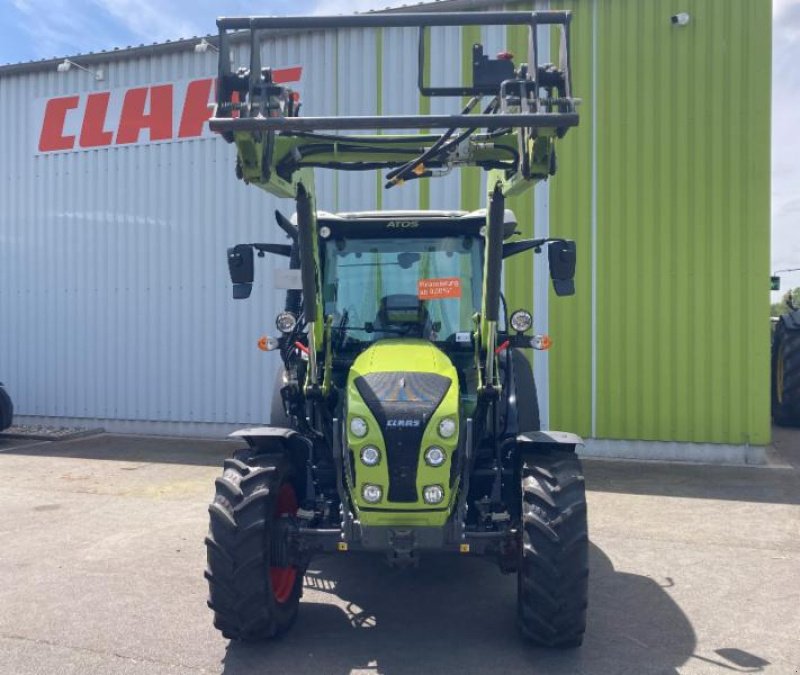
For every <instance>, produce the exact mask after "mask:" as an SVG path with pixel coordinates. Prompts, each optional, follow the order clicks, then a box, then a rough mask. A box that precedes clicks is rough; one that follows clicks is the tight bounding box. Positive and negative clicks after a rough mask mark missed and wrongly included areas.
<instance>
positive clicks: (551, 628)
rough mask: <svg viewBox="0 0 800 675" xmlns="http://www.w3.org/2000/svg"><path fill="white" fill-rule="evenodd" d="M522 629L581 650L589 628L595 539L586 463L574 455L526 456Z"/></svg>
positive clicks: (545, 641)
mask: <svg viewBox="0 0 800 675" xmlns="http://www.w3.org/2000/svg"><path fill="white" fill-rule="evenodd" d="M521 480H522V542H521V547H520V562H519V571H518V573H517V625H518V627H519V630H520V632H521V633H522V635H523V636H524V637H525V638H527V639H528V640H530V641H531V642H533V643H534V644H537V645H541V646H545V647H560V648H569V647H578V646H580V644H581V643H582V642H583V634H584V632H585V630H586V606H587V596H588V577H589V536H588V526H587V520H586V490H585V486H584V478H583V470H582V468H581V462H580V460H579V459H578V457H577V455H575V453H574V452H570V451H565V450H544V451H542V452H539V453H537V454H536V455H528V456H526V457H524V458H523V462H522V469H521Z"/></svg>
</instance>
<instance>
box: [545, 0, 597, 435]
mask: <svg viewBox="0 0 800 675" xmlns="http://www.w3.org/2000/svg"><path fill="white" fill-rule="evenodd" d="M557 4H558V7H559V9H560V8H563V9H569V10H572V11H573V12H574V14H573V20H572V27H571V30H572V52H571V55H570V56H571V61H572V77H573V89H574V95H575V96H578V97H581V98H582V99H583V104H582V105H581V106H580V107H579V112H580V117H581V120H580V125H579V126H578V127H577V128H576V129H571V130H570V131H569V133H568V134H567V135H566V136H565V137H564V138H563V140H561V141H560V142H559V143H558V146H557V155H556V158H557V161H558V171H557V172H556V175H555V176H554V177H552V178H551V179H550V180H549V184H550V234H551V236H563V237H567V238H570V239H574V240H575V242H576V243H577V246H578V264H577V266H576V269H575V295H574V296H572V297H568V298H559V297H557V296H556V295H555V294H554V293H553V292H552V289H551V290H550V336H551V337H552V338H553V346H552V347H551V348H550V356H549V358H550V426H551V427H552V428H553V429H564V430H569V431H573V432H575V433H577V434H580V435H582V436H591V432H592V212H591V204H592V162H591V159H592V109H591V95H592V7H591V5H590V4H589V3H588V2H581V1H580V0H570V1H569V2H559V3H557ZM551 45H552V46H553V48H554V52H555V50H556V49H557V47H558V41H557V38H556V31H555V30H554V31H553V35H552V37H551Z"/></svg>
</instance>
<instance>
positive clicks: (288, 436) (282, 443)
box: [229, 427, 309, 454]
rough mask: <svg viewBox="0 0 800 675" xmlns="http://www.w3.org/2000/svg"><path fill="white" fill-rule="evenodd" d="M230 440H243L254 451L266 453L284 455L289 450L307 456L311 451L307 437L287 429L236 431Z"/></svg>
mask: <svg viewBox="0 0 800 675" xmlns="http://www.w3.org/2000/svg"><path fill="white" fill-rule="evenodd" d="M229 438H236V439H240V438H241V439H243V440H244V441H246V442H247V445H249V446H250V447H251V448H253V449H254V450H259V451H261V452H264V453H283V452H284V451H286V450H289V451H297V452H301V453H303V454H307V453H308V450H309V443H308V441H307V439H306V438H305V436H303V435H302V434H300V433H298V432H297V431H295V430H294V429H287V428H286V427H248V428H246V429H239V430H238V431H234V432H233V433H232V434H230V435H229Z"/></svg>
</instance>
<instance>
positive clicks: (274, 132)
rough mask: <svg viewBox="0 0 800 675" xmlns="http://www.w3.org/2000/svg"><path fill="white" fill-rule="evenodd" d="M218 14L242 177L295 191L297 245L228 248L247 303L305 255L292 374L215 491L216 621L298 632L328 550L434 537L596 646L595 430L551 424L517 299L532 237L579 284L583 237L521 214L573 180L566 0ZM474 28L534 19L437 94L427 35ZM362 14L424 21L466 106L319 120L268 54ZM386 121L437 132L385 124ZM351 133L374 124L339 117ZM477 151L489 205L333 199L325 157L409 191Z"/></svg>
mask: <svg viewBox="0 0 800 675" xmlns="http://www.w3.org/2000/svg"><path fill="white" fill-rule="evenodd" d="M217 24H218V27H219V29H220V32H219V42H218V47H219V53H220V68H219V76H218V83H217V84H218V89H217V93H218V101H217V105H216V109H215V113H214V116H213V117H212V119H211V121H210V126H211V128H212V130H214V131H217V132H219V133H221V134H222V135H223V136H224V138H225V139H226V140H227V141H229V142H230V143H232V144H234V146H235V148H236V152H237V162H236V173H237V176H238V177H239V178H240V179H242V180H243V181H244V182H245V183H247V184H251V185H254V186H256V187H260V188H262V189H264V190H266V191H267V192H269V193H271V194H273V195H276V196H278V197H285V198H288V199H293V200H294V201H295V210H296V213H295V215H294V217H292V218H287V217H285V216H284V215H282V214H281V213H276V220H277V225H278V226H279V227H280V228H281V229H282V230H283V231H284V232H285V233H286V235H287V242H286V243H285V244H264V243H257V242H255V243H243V244H238V245H236V246H234V247H232V248H230V249H229V250H228V265H229V270H230V274H231V281H232V282H233V294H234V297H235V298H239V299H243V298H246V297H248V296H249V295H250V292H251V288H252V284H253V279H254V273H255V270H254V263H255V257H256V255H255V254H258V255H259V256H263V255H266V254H269V255H274V256H279V257H283V258H285V259H286V263H287V264H286V269H285V270H283V271H282V272H281V274H280V278H281V283H282V285H283V287H285V288H286V289H287V290H286V305H285V309H284V310H283V311H281V312H280V313H279V314H278V316H277V317H276V330H277V333H276V337H265V338H263V339H262V341H261V344H260V346H261V347H262V349H264V350H266V351H271V352H277V353H278V354H279V357H280V358H281V361H282V366H283V367H282V369H281V373H280V377H279V379H278V381H277V382H276V383H275V388H274V395H273V401H272V409H271V414H270V419H269V424H265V425H264V426H261V427H256V428H249V429H243V430H241V431H237V432H236V433H234V434H233V435H234V436H235V437H236V438H240V439H241V440H242V441H243V442H244V443H246V447H245V448H244V449H242V450H240V451H238V452H236V453H235V454H234V455H233V457H232V458H230V459H228V460H226V461H225V465H224V471H223V474H222V476H221V477H220V478H218V479H217V481H216V496H215V498H214V501H213V503H212V504H211V506H210V515H211V522H210V531H209V535H208V538H207V539H206V543H207V547H208V568H207V571H206V577H207V579H208V583H209V589H210V599H209V605H210V607H211V608H212V610H213V611H214V624H215V626H216V627H217V628H218V629H219V630H220V631H221V632H222V633H223V634H224V635H225V636H226V637H228V638H231V639H235V640H244V641H253V640H263V639H269V638H272V637H275V636H277V635H280V634H281V633H284V632H285V631H286V630H288V629H289V627H290V626H291V625H292V623H293V621H294V619H295V617H296V615H297V611H298V607H299V600H300V596H301V593H302V583H303V575H304V572H305V570H306V568H307V566H308V564H309V561H310V560H311V559H312V558H313V557H314V556H316V555H320V554H335V555H340V556H347V555H353V554H356V553H361V552H364V553H375V554H382V555H384V556H385V557H386V558H387V559H388V560H389V562H390V563H391V564H394V565H404V566H405V565H410V566H413V565H416V564H417V563H418V561H419V557H420V554H421V553H423V552H425V551H449V552H452V553H453V554H454V555H477V556H487V557H490V558H492V559H494V560H496V561H497V562H498V564H499V565H500V568H501V569H502V570H503V571H504V572H507V573H515V574H517V577H518V581H519V583H518V602H517V619H518V625H519V628H520V631H521V633H522V634H523V636H525V637H526V638H528V639H530V640H531V641H533V642H534V643H537V644H540V645H546V646H552V647H574V646H577V645H579V644H580V643H581V641H582V638H583V633H584V628H585V617H586V598H587V577H588V536H587V521H586V500H585V492H584V480H583V475H582V470H581V464H580V461H579V459H578V457H577V455H576V449H577V448H578V447H579V446H580V445H581V439H580V438H579V437H577V436H575V435H574V434H571V433H565V432H556V431H545V430H541V429H540V423H539V412H538V405H537V396H536V386H535V383H534V378H533V372H532V369H531V366H530V362H529V360H528V358H527V357H526V355H525V354H526V350H530V349H537V348H539V349H542V348H547V347H548V345H549V338H548V337H547V336H544V335H534V334H532V332H531V331H532V323H533V321H532V316H531V312H530V311H529V309H530V308H527V309H526V308H521V309H514V311H511V312H510V311H509V309H510V308H508V307H506V304H505V300H504V298H503V294H502V292H501V286H502V278H503V261H504V260H505V259H506V258H509V257H510V256H514V255H521V254H524V253H525V252H526V251H531V250H533V251H535V252H537V253H539V252H543V251H546V252H547V257H548V262H549V267H550V275H551V278H552V281H553V286H554V290H555V292H556V294H557V295H571V294H572V293H574V283H573V277H574V272H575V261H576V249H575V243H574V242H572V241H568V240H564V239H558V238H540V239H518V238H516V234H517V223H516V218H515V216H514V214H513V213H512V212H511V211H509V210H508V209H506V208H505V204H506V198H507V197H509V196H511V195H515V194H519V193H520V192H522V191H524V190H527V189H530V188H531V187H532V186H533V185H534V184H535V183H536V182H538V181H540V180H546V179H547V178H548V177H549V176H550V175H552V174H553V173H554V172H555V166H556V163H555V145H556V142H557V139H559V138H561V137H562V136H563V135H564V134H565V133H567V132H568V130H569V129H570V128H571V127H573V126H575V125H577V123H578V116H577V113H576V104H577V99H575V98H574V97H573V95H572V89H571V77H570V70H569V25H570V14H569V12H561V11H537V12H469V13H439V12H433V13H426V14H413V13H398V14H382V13H378V14H367V15H358V16H339V17H304V18H291V17H254V18H243V19H220V20H219V21H218V22H217ZM466 25H469V26H484V25H488V26H511V25H517V26H524V27H527V29H528V38H529V39H528V54H527V63H522V64H520V65H515V64H514V62H513V57H512V55H510V54H508V53H502V54H499V55H498V57H497V58H490V57H488V56H486V55H485V54H484V50H483V46H482V45H480V44H475V45H472V46H471V50H472V57H473V59H472V82H471V83H468V84H461V85H459V86H448V87H438V86H437V87H432V86H429V85H428V83H426V82H425V81H424V79H425V78H424V76H423V73H424V63H423V62H424V59H425V54H426V53H427V51H428V50H427V49H426V41H427V40H430V39H431V33H430V30H429V28H430V27H432V26H466ZM355 27H362V28H370V27H378V28H382V29H389V28H395V27H417V28H418V29H419V45H420V48H419V74H420V76H419V90H420V93H421V94H422V95H423V96H451V97H457V98H461V97H464V98H467V97H468V99H469V100H468V102H467V103H466V104H465V105H464V107H463V108H462V109H461V111H460V113H459V114H454V115H413V116H398V115H386V116H372V117H334V118H326V117H300V116H299V115H298V98H297V96H296V95H295V94H294V92H292V91H290V90H289V89H288V88H286V87H283V86H280V85H278V84H275V83H274V82H273V81H272V76H271V70H270V68H267V67H262V64H261V62H260V48H259V47H260V44H261V39H262V37H263V36H266V37H269V35H270V34H274V31H285V30H311V29H336V28H355ZM543 32H553V33H556V32H558V33H560V37H561V39H560V42H559V43H555V44H559V45H560V57H559V63H558V64H557V65H553V64H550V63H541V62H540V54H539V47H538V45H539V41H540V39H541V34H542V33H543ZM247 39H249V42H250V63H249V67H243V68H240V69H238V70H237V71H233V69H232V67H231V63H230V56H229V55H230V48H231V43H232V41H236V40H239V41H241V40H247ZM479 106H480V107H479ZM476 110H480V111H481V112H476ZM388 129H416V130H426V131H422V132H415V133H409V134H400V135H398V134H390V133H375V132H376V131H377V132H379V131H383V130H388ZM436 129H438V130H442V131H441V133H432V132H431V131H429V130H436ZM354 130H359V131H370V130H371V131H372V132H373V133H368V134H364V133H358V134H352V133H351V134H349V135H348V134H346V133H345V134H343V133H342V132H348V131H354ZM334 132H335V133H334ZM466 166H472V167H480V168H482V169H484V170H486V171H487V172H488V175H487V182H486V185H487V188H486V207H485V208H483V209H480V210H478V211H474V212H470V213H466V212H463V211H457V210H453V211H391V212H385V211H375V212H344V213H335V214H333V213H327V212H324V211H321V210H318V208H317V204H316V199H315V193H314V180H313V171H314V168H320V169H333V170H338V171H363V170H370V171H374V170H379V171H384V172H385V178H386V188H387V189H402V185H403V183H407V182H408V181H411V180H428V179H431V178H434V177H436V176H437V175H439V174H441V173H443V172H446V171H449V170H451V169H454V168H456V169H457V168H461V167H466ZM524 216H525V217H526V218H527V217H529V216H530V214H524Z"/></svg>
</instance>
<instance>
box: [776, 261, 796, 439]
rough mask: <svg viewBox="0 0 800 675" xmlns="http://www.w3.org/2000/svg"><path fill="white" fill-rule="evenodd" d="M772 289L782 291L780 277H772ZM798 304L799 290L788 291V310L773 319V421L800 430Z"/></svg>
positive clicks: (788, 270) (786, 297) (786, 300)
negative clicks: (799, 428)
mask: <svg viewBox="0 0 800 675" xmlns="http://www.w3.org/2000/svg"><path fill="white" fill-rule="evenodd" d="M797 271H800V270H798V269H797V268H792V269H786V270H779V272H797ZM772 290H774V291H775V290H780V277H778V276H773V277H772ZM796 303H797V292H796V290H795V291H791V290H790V291H788V292H787V293H786V294H785V295H784V297H783V305H785V307H784V311H783V312H782V313H781V314H780V316H777V317H773V319H772V322H773V325H772V368H771V376H772V377H771V381H772V397H771V401H772V419H773V421H774V422H775V424H777V425H779V426H784V427H800V307H798V306H797V304H796Z"/></svg>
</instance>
